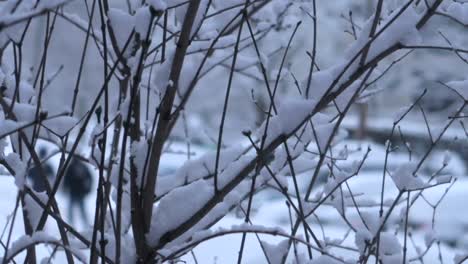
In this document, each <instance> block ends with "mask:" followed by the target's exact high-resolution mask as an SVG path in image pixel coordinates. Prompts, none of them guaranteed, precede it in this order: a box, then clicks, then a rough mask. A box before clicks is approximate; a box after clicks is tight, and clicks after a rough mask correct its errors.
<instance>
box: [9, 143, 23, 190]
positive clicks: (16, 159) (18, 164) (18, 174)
mask: <svg viewBox="0 0 468 264" xmlns="http://www.w3.org/2000/svg"><path fill="white" fill-rule="evenodd" d="M5 161H6V163H8V165H9V166H10V167H11V168H12V169H13V171H14V173H15V175H14V176H15V184H16V186H17V187H18V189H20V190H22V189H23V188H24V183H25V181H26V172H27V166H26V164H25V163H24V162H23V161H22V160H21V158H20V156H19V155H18V154H16V153H14V152H12V153H10V154H8V156H6V158H5Z"/></svg>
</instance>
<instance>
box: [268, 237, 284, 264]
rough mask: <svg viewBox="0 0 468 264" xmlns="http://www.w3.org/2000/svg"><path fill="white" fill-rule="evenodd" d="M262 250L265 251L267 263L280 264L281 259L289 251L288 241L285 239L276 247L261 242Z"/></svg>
mask: <svg viewBox="0 0 468 264" xmlns="http://www.w3.org/2000/svg"><path fill="white" fill-rule="evenodd" d="M262 245H263V248H264V249H265V252H266V255H267V258H268V262H269V263H270V264H280V263H281V259H282V258H283V256H284V255H286V253H287V251H288V249H289V239H285V240H283V241H281V242H279V243H278V244H276V245H273V244H270V243H268V242H266V241H262Z"/></svg>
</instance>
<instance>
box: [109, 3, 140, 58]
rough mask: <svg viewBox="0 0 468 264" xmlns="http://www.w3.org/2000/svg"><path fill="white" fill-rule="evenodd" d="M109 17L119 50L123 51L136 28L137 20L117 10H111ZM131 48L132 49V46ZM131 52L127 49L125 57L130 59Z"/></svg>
mask: <svg viewBox="0 0 468 264" xmlns="http://www.w3.org/2000/svg"><path fill="white" fill-rule="evenodd" d="M108 17H109V21H110V24H111V25H112V30H113V31H114V35H115V38H116V40H117V45H118V48H119V49H123V48H124V47H125V43H127V40H128V39H129V37H130V35H131V33H132V31H133V29H134V27H135V18H134V17H133V16H131V15H130V14H128V13H126V12H124V11H122V10H120V9H117V8H110V9H109V12H108ZM129 47H131V44H130V46H129ZM130 52H131V49H129V48H127V49H126V50H125V52H124V53H123V55H124V56H125V57H128V55H129V54H130Z"/></svg>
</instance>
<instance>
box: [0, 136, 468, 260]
mask: <svg viewBox="0 0 468 264" xmlns="http://www.w3.org/2000/svg"><path fill="white" fill-rule="evenodd" d="M345 143H347V144H348V146H350V149H352V148H355V147H357V146H358V145H359V144H360V145H361V149H363V150H364V149H366V147H365V146H366V145H369V144H370V145H371V148H372V149H373V151H372V155H371V156H370V159H369V160H368V162H369V166H368V167H367V169H366V167H365V166H364V170H363V172H362V173H361V174H360V175H358V176H357V177H354V178H352V179H350V180H349V181H348V182H349V186H350V188H351V189H352V190H353V193H355V194H363V195H365V197H366V198H367V199H370V200H374V201H379V199H380V186H381V181H382V172H381V170H380V171H378V170H376V168H377V167H378V166H379V164H383V163H382V161H383V155H384V147H383V146H379V145H377V144H375V143H371V142H360V143H359V144H358V143H357V142H354V141H348V142H345ZM181 148H185V146H184V145H175V146H174V147H173V148H171V154H167V155H166V156H165V157H164V159H163V164H165V165H164V166H165V167H164V170H165V171H166V172H167V173H170V172H172V171H173V170H174V169H175V168H176V167H177V166H178V165H179V164H180V162H181V160H185V159H186V157H185V156H181V155H182V154H180V153H178V150H180V149H181ZM192 151H193V152H194V153H196V154H197V155H198V154H200V153H201V152H204V151H206V149H203V148H200V147H196V146H192ZM359 154H362V152H361V153H359V152H353V155H355V156H354V158H355V159H359V157H360V155H359ZM197 155H194V156H197ZM350 159H353V156H351V157H350ZM391 160H392V161H391V162H393V163H395V164H398V163H401V162H403V160H405V157H404V154H397V155H394V156H393V157H392V159H391ZM54 165H55V166H56V165H57V164H54ZM307 176H308V174H307V173H305V174H302V175H300V176H299V177H302V178H306V177H307ZM453 176H457V177H458V181H457V182H456V183H455V184H454V185H453V187H452V188H451V190H450V191H449V193H448V194H447V195H446V197H445V199H444V200H443V201H442V203H441V204H440V206H439V207H438V211H437V213H436V233H437V236H438V237H440V238H441V240H442V241H447V242H450V243H454V242H455V243H458V245H459V246H461V245H466V241H468V240H467V239H466V235H463V234H466V233H467V232H466V231H467V227H468V220H467V219H468V212H467V211H466V210H465V209H466V208H465V206H464V205H465V202H464V201H466V199H467V198H468V193H466V191H465V190H466V189H467V188H468V178H466V177H465V176H466V175H453ZM300 180H301V179H300ZM302 180H303V181H306V180H307V179H302ZM446 187H447V186H440V187H437V188H435V189H432V190H427V191H425V192H424V194H425V198H426V200H428V201H432V202H435V201H437V200H438V199H439V198H440V197H441V195H442V194H443V192H444V190H445V188H446ZM0 193H1V194H2V199H1V200H0V227H2V228H3V227H5V226H6V224H7V221H9V220H11V219H12V218H11V217H12V213H13V211H14V207H15V203H14V201H15V198H16V187H15V183H14V179H13V177H10V176H6V175H4V176H1V177H0ZM396 193H397V189H396V187H395V186H394V185H393V183H392V182H390V181H388V182H387V184H386V188H385V194H386V195H385V196H386V197H394V196H395V194H396ZM57 201H58V203H59V207H60V209H61V211H62V214H66V212H67V206H68V199H67V197H66V196H65V194H63V193H58V195H57ZM94 206H95V194H92V195H89V196H88V197H87V199H86V209H87V211H88V214H89V216H91V217H92V216H93V214H94ZM254 208H255V209H254V210H253V212H254V213H253V216H252V219H251V221H252V224H255V225H262V226H265V227H279V228H281V229H283V230H285V231H286V232H287V231H288V230H290V224H289V213H288V209H287V207H286V205H285V201H284V199H282V197H281V195H259V196H258V198H256V199H255V200H254ZM372 210H373V209H370V210H369V211H370V212H372ZM374 211H375V210H374ZM410 212H411V214H410V223H411V224H412V225H411V226H412V228H413V230H412V235H413V239H414V243H415V245H416V246H417V247H420V248H424V243H425V236H427V235H428V234H432V233H433V232H432V231H431V221H432V210H431V208H430V207H429V206H428V205H427V204H426V203H425V202H424V201H423V200H419V201H418V202H416V203H415V205H414V207H413V208H412V209H411V211H410ZM316 214H317V217H318V218H319V219H320V221H321V223H322V225H319V224H318V222H317V220H316V218H314V217H311V218H310V224H311V227H312V229H313V230H314V232H315V233H316V234H317V236H318V237H319V239H321V240H323V239H326V240H327V241H332V240H333V239H343V238H344V237H345V235H346V233H347V231H348V229H347V228H345V227H346V226H345V225H344V223H343V220H342V218H341V217H340V216H339V214H338V213H337V211H336V209H335V208H333V207H332V206H323V207H322V208H320V209H319V210H317V212H316ZM22 217H23V214H22V211H21V210H18V212H17V215H16V221H15V225H14V227H13V232H12V238H11V241H12V242H13V241H15V240H16V239H18V237H19V236H20V235H21V234H24V228H23V225H22ZM348 217H349V219H350V220H351V223H352V224H356V225H359V221H360V220H359V218H358V216H357V215H356V214H353V212H352V210H350V212H349V215H348ZM65 218H66V217H65ZM395 219H396V217H395ZM77 220H78V221H75V224H76V226H77V228H78V230H81V231H84V228H85V226H84V225H83V222H82V221H81V220H80V219H77ZM243 221H244V218H243V216H242V214H240V212H239V211H237V215H236V211H234V212H233V213H231V214H229V215H228V216H226V217H225V218H224V219H222V220H221V221H220V222H219V223H218V224H216V225H215V226H214V227H213V228H212V229H213V230H217V229H218V228H223V227H224V228H227V227H231V226H232V225H239V224H242V223H243ZM395 221H396V220H395ZM7 227H8V228H7V229H6V231H5V232H4V234H3V237H2V241H4V242H5V241H6V240H7V239H6V237H7V236H8V231H9V225H7ZM322 228H323V230H322ZM46 230H47V232H48V233H49V234H50V235H52V236H54V237H57V238H58V237H59V235H58V231H57V228H56V227H55V225H54V222H53V221H52V220H49V221H48V223H47V225H46ZM300 233H301V232H299V234H300ZM398 236H399V238H400V241H403V238H402V233H401V232H400V233H399V234H398ZM241 237H242V235H241V234H232V235H227V236H223V237H220V238H215V239H213V240H210V241H207V242H204V243H201V244H200V245H198V246H197V247H196V248H195V250H194V251H193V255H192V254H188V255H186V256H184V257H183V260H184V261H186V262H187V263H195V261H194V258H193V256H195V257H196V259H197V261H198V263H233V262H235V261H236V260H237V257H238V250H239V247H240V241H241ZM259 239H260V240H261V241H264V242H266V243H267V244H270V245H276V244H277V243H279V242H281V241H282V240H284V238H281V237H276V236H271V235H259V237H257V236H256V235H254V234H249V235H247V240H246V245H245V248H246V250H245V252H244V255H243V259H244V263H267V261H266V260H265V257H264V255H263V254H264V253H263V251H262V248H261V247H260V243H259ZM354 243H355V242H354V237H353V235H351V236H349V237H347V238H346V239H345V242H344V244H343V245H344V246H354ZM267 244H265V245H267ZM10 245H11V244H10ZM264 247H266V248H267V247H268V246H264ZM37 249H38V250H37V252H38V256H39V259H41V258H43V257H46V256H49V255H50V253H51V252H52V251H53V247H52V246H44V245H40V246H38V247H37ZM332 250H334V252H336V253H337V254H338V255H339V256H342V257H343V258H344V259H346V258H347V257H348V258H349V257H353V256H355V255H356V254H355V252H353V251H349V250H346V249H332ZM441 250H442V251H443V258H444V261H448V262H449V263H450V262H451V261H452V259H453V257H454V254H455V253H456V252H457V250H455V249H453V248H450V247H448V246H447V245H446V244H444V243H442V244H441ZM299 252H300V253H302V254H305V253H306V249H305V248H304V247H299ZM83 253H85V251H83ZM409 253H410V254H409V256H410V259H411V258H412V257H414V256H416V249H415V246H413V245H412V244H411V245H410V246H409ZM2 254H3V249H0V255H2ZM316 254H318V252H317V253H316ZM438 254H439V253H438V250H437V247H436V246H433V247H432V248H431V249H430V250H429V252H428V253H427V254H426V255H425V257H424V263H439V260H438ZM22 257H24V254H23V255H22V256H20V257H19V258H17V260H19V261H20V260H21V259H22ZM62 261H64V254H63V252H60V251H59V252H58V253H57V254H56V257H55V258H54V260H53V263H62Z"/></svg>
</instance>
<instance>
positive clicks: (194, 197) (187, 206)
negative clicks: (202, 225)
mask: <svg viewBox="0 0 468 264" xmlns="http://www.w3.org/2000/svg"><path fill="white" fill-rule="evenodd" d="M213 194H214V189H213V187H212V186H210V184H209V183H208V182H207V181H205V180H198V181H196V182H194V183H191V184H189V185H186V186H182V187H179V188H177V189H175V190H173V191H171V192H170V193H169V194H167V195H166V196H165V197H164V198H162V199H161V201H160V202H159V204H158V205H157V206H156V209H155V210H154V212H153V217H152V222H151V230H150V232H149V233H148V236H147V240H148V242H149V244H150V245H153V246H154V245H157V244H158V242H159V240H160V239H161V237H162V236H163V235H164V234H166V233H167V232H169V231H171V230H173V229H174V228H177V227H178V226H179V225H180V224H182V223H184V222H185V221H187V220H188V219H189V218H190V217H192V216H193V214H194V213H196V212H197V211H198V210H199V209H201V208H202V207H203V205H205V203H206V202H207V201H208V200H209V199H210V198H211V197H212V195H213Z"/></svg>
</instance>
